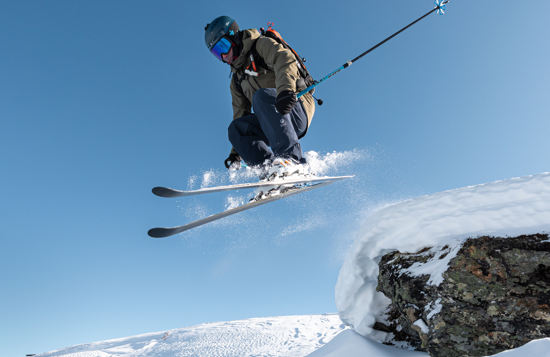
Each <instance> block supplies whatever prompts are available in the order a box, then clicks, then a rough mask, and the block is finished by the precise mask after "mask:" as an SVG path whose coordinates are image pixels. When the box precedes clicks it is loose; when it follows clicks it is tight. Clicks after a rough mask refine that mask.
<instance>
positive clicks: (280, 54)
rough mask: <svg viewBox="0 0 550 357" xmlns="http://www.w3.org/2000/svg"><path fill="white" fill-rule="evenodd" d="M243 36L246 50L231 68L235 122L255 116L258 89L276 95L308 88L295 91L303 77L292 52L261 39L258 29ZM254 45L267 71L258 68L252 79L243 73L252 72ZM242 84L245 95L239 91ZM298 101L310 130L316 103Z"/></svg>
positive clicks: (309, 97) (308, 97) (308, 96)
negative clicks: (251, 54)
mask: <svg viewBox="0 0 550 357" xmlns="http://www.w3.org/2000/svg"><path fill="white" fill-rule="evenodd" d="M242 32H243V33H242V43H243V50H242V52H241V53H240V55H239V57H238V58H237V59H236V60H235V61H234V62H233V63H232V64H231V72H232V73H233V76H232V79H231V85H230V88H231V96H232V98H233V119H237V118H240V117H242V116H244V115H247V114H249V113H251V112H252V110H251V109H252V104H251V103H252V96H253V95H254V93H255V92H256V91H257V90H258V89H261V88H275V89H276V90H277V94H279V93H281V92H282V91H284V90H291V91H293V92H299V91H301V90H304V89H305V87H303V88H296V81H298V80H299V79H300V73H299V72H298V65H297V64H296V57H295V56H294V54H293V53H292V52H291V51H290V50H287V49H285V48H284V47H283V46H282V45H281V44H279V43H278V42H277V41H275V40H273V39H271V38H268V37H264V36H260V33H259V32H258V30H256V29H249V30H243V31H242ZM254 42H256V51H257V52H258V54H259V55H260V57H262V58H263V60H264V61H265V64H266V67H268V68H260V67H258V65H257V64H256V69H257V72H258V73H259V74H258V76H251V75H248V74H246V73H245V72H244V71H245V69H247V68H248V67H249V66H250V69H251V70H252V66H251V64H252V60H251V58H250V53H251V49H252V45H253V44H254ZM239 82H240V87H241V88H242V91H241V90H239V88H238V83H239ZM298 100H300V101H302V104H303V106H304V111H305V112H306V115H307V121H308V127H309V125H310V124H311V119H312V118H313V114H314V113H315V101H314V100H313V97H312V95H311V94H309V93H307V94H305V95H303V96H301V97H300V98H299V99H298ZM232 152H234V150H233V151H232Z"/></svg>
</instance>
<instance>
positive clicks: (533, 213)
mask: <svg viewBox="0 0 550 357" xmlns="http://www.w3.org/2000/svg"><path fill="white" fill-rule="evenodd" d="M542 232H550V173H542V174H537V175H532V176H525V177H520V178H513V179H508V180H502V181H497V182H492V183H487V184H482V185H477V186H470V187H465V188H460V189H455V190H450V191H445V192H440V193H436V194H432V195H429V196H425V197H420V198H417V199H414V200H410V201H406V202H402V203H399V204H396V205H393V206H390V207H387V208H385V209H383V210H381V211H379V212H377V213H376V214H374V215H372V216H371V217H369V219H367V220H366V221H365V222H364V223H363V225H362V227H361V231H360V232H359V234H358V235H357V237H356V240H355V242H354V243H353V245H352V247H351V248H350V250H349V252H348V255H347V257H346V259H345V261H344V264H343V266H342V269H341V271H340V274H339V277H338V282H337V284H336V307H337V308H338V311H339V314H340V317H341V318H342V320H343V321H344V322H345V323H346V324H348V325H349V326H351V327H352V328H354V329H355V331H357V332H358V333H360V334H362V335H364V336H367V335H368V336H369V337H370V338H373V339H375V340H378V341H381V342H382V341H386V340H388V339H391V338H392V335H391V334H388V333H384V332H379V331H374V330H373V329H372V327H373V325H374V324H375V323H376V322H377V321H380V322H386V317H385V314H384V311H385V310H386V309H387V307H388V306H389V304H390V300H389V299H388V298H387V297H385V296H384V295H383V294H382V293H380V292H377V291H376V287H377V285H378V274H379V268H378V263H379V261H380V259H381V258H382V257H383V256H384V255H385V254H386V253H389V252H392V251H395V250H397V251H400V252H401V253H415V252H418V251H420V250H421V249H422V248H425V247H440V248H443V247H444V246H447V247H448V250H449V251H448V252H447V254H446V255H445V256H444V257H443V259H434V260H432V262H431V264H429V265H423V266H416V267H411V268H410V269H412V270H411V273H414V274H426V275H428V276H429V278H428V280H429V283H430V284H434V285H437V284H440V283H441V282H442V279H443V273H444V272H445V271H446V269H447V268H448V264H449V261H450V260H451V259H452V258H453V257H455V256H456V253H457V252H458V249H460V247H461V244H462V242H463V241H464V240H465V239H467V238H469V237H478V236H485V235H489V236H501V237H506V236H508V237H513V236H519V235H522V234H535V233H542Z"/></svg>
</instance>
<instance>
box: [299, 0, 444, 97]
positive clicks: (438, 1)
mask: <svg viewBox="0 0 550 357" xmlns="http://www.w3.org/2000/svg"><path fill="white" fill-rule="evenodd" d="M449 1H450V0H435V8H434V9H433V10H431V11H430V12H428V13H427V14H426V15H424V16H422V17H420V18H418V19H417V20H415V21H413V22H411V23H410V24H408V25H407V26H405V27H403V28H402V29H401V30H399V31H397V32H396V33H394V34H393V35H391V36H390V37H388V38H386V39H385V40H384V41H382V42H380V43H378V44H377V45H376V46H373V47H371V48H369V49H368V50H367V51H365V52H363V53H362V54H361V55H359V56H357V57H355V58H354V59H352V60H351V61H347V62H346V63H344V65H343V66H341V67H340V68H338V69H337V70H335V71H334V72H331V73H329V74H328V75H327V76H325V77H323V78H321V79H320V80H318V81H315V82H314V83H313V84H312V85H310V86H309V87H307V88H306V89H304V90H303V91H301V92H300V93H298V94H297V95H296V97H297V98H300V97H301V96H303V95H304V94H306V93H307V92H309V91H310V90H312V89H313V88H315V87H317V86H318V85H319V84H321V83H323V82H324V81H326V80H327V79H329V78H330V77H332V76H334V75H335V74H336V73H338V72H340V71H341V70H343V69H346V68H348V67H349V66H351V65H352V64H353V62H355V61H357V60H359V59H360V58H361V57H363V56H365V55H366V54H367V53H369V52H371V51H373V50H374V49H375V48H377V47H379V46H381V45H383V44H384V43H386V42H387V41H389V40H391V39H392V38H394V37H395V36H397V35H399V34H400V33H401V32H403V31H405V30H406V29H408V28H409V27H411V26H412V25H414V24H416V23H417V22H418V21H420V20H422V19H423V18H425V17H426V16H428V15H430V14H431V13H432V12H435V11H437V12H438V13H439V14H440V15H443V14H444V13H445V8H446V6H445V5H446V4H447V3H448V2H449ZM321 103H322V102H321Z"/></svg>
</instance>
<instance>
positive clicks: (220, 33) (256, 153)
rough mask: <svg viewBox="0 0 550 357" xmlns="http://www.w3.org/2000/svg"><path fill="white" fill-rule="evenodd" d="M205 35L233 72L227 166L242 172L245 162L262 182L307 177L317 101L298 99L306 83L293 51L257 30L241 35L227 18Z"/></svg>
mask: <svg viewBox="0 0 550 357" xmlns="http://www.w3.org/2000/svg"><path fill="white" fill-rule="evenodd" d="M205 31H206V33H205V42H206V46H207V47H208V49H209V50H210V52H211V53H212V54H213V55H214V56H216V58H218V59H219V60H220V61H222V62H224V63H227V64H228V65H229V66H231V72H232V78H231V84H230V89H231V96H232V99H233V103H232V104H233V121H232V122H231V124H230V125H229V129H228V131H229V141H230V142H231V144H232V145H233V148H232V149H231V153H230V154H229V157H228V158H227V159H226V160H225V166H226V167H227V168H228V169H238V168H240V166H241V163H240V162H241V160H243V161H244V162H245V163H246V164H247V165H248V166H250V167H253V168H256V169H257V172H258V176H259V177H260V179H262V180H266V179H267V180H273V179H275V178H278V177H282V176H290V175H301V174H306V173H307V169H306V165H305V164H306V159H305V157H304V156H303V153H302V148H301V146H300V142H299V139H300V138H302V137H303V136H304V135H305V134H306V132H307V130H308V127H309V124H310V123H311V119H312V118H313V114H314V112H315V102H314V99H313V97H312V94H310V93H306V94H305V95H303V96H301V97H300V98H299V99H297V98H296V93H297V92H300V91H302V90H304V89H306V88H307V85H305V81H304V79H303V78H301V76H300V72H299V70H298V65H299V63H298V62H297V60H296V56H295V55H294V53H293V52H292V51H290V50H288V49H286V48H285V47H284V46H283V45H281V44H280V43H278V42H277V41H276V40H274V39H271V38H269V37H264V36H261V35H260V33H259V32H258V30H256V29H248V30H242V31H241V30H240V28H239V26H238V25H237V23H236V22H235V20H233V19H232V18H230V17H228V16H220V17H218V18H216V19H214V21H212V22H211V23H210V24H208V25H207V26H206V28H205ZM270 147H271V149H270Z"/></svg>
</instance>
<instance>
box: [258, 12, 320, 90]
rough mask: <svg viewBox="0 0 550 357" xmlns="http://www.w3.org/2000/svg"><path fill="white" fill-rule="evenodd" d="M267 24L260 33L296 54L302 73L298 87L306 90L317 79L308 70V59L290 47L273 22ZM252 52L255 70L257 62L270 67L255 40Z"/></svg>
mask: <svg viewBox="0 0 550 357" xmlns="http://www.w3.org/2000/svg"><path fill="white" fill-rule="evenodd" d="M267 26H268V27H267V30H265V29H264V28H263V27H262V28H260V34H261V35H262V36H264V37H269V38H271V39H273V40H275V41H277V43H279V44H281V45H283V47H284V48H285V49H287V50H290V51H291V52H292V53H293V54H294V57H296V64H297V65H298V72H299V73H300V79H299V80H298V82H297V83H296V85H297V87H298V88H301V90H304V89H306V88H307V87H309V86H311V85H313V84H314V83H315V80H314V79H313V77H312V76H311V75H310V74H309V71H308V70H307V67H306V65H305V64H304V62H305V61H306V59H305V58H303V57H300V56H299V55H298V53H296V51H294V49H293V48H292V47H290V45H289V44H288V43H287V42H286V41H285V40H283V37H282V36H281V35H280V34H279V33H278V32H277V31H275V30H273V23H272V22H270V23H268V24H267ZM250 53H251V55H252V66H253V69H254V71H256V63H257V64H258V65H259V66H260V67H263V68H267V69H270V68H268V66H267V64H266V63H265V60H264V59H263V58H262V57H261V56H260V55H259V54H258V51H257V50H256V42H254V44H253V45H252V50H251V51H250ZM314 91H315V89H312V90H310V91H309V93H310V94H313V92H314Z"/></svg>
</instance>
